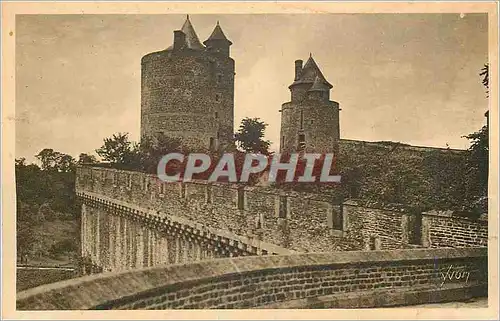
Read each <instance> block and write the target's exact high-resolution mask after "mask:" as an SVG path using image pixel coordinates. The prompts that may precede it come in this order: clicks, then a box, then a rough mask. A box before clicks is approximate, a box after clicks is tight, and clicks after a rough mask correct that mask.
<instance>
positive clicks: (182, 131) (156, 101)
mask: <svg viewBox="0 0 500 321" xmlns="http://www.w3.org/2000/svg"><path fill="white" fill-rule="evenodd" d="M204 43H205V45H206V46H205V45H203V44H202V43H201V42H200V40H199V39H198V36H197V35H196V32H195V30H194V28H193V25H192V24H191V21H190V20H189V16H188V17H187V19H186V22H185V23H184V25H183V26H182V29H181V30H176V31H174V43H173V45H172V46H170V47H168V48H167V49H165V50H162V51H158V52H153V53H150V54H147V55H145V56H144V57H143V58H142V61H141V137H145V136H148V137H152V138H154V137H156V136H157V135H158V134H164V135H165V136H167V137H172V138H179V139H181V141H182V144H183V145H184V146H186V147H189V148H192V149H195V150H204V149H211V150H220V149H224V148H226V147H227V146H229V145H231V144H233V127H234V60H233V59H232V58H230V57H229V53H230V52H229V47H230V46H231V44H232V43H231V42H230V41H229V40H228V39H227V38H226V36H225V35H224V33H223V31H222V29H221V27H220V25H219V23H217V26H216V27H215V29H214V31H213V32H212V35H211V36H210V37H209V38H208V39H207V40H206V41H205V42H204Z"/></svg>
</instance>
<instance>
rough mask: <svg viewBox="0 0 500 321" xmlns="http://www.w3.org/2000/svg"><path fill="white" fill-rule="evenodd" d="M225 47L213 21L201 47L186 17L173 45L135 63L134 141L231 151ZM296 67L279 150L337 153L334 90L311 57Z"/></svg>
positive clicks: (230, 68)
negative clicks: (137, 120)
mask: <svg viewBox="0 0 500 321" xmlns="http://www.w3.org/2000/svg"><path fill="white" fill-rule="evenodd" d="M231 45H232V42H231V41H229V40H228V39H227V37H226V36H225V34H224V32H223V31H222V28H221V26H220V25H219V22H217V25H216V27H215V29H214V30H213V32H212V34H211V35H210V37H208V39H207V40H206V41H204V42H203V44H202V43H201V42H200V40H199V38H198V36H197V34H196V32H195V30H194V28H193V25H192V24H191V21H190V20H189V16H188V17H187V18H186V21H185V22H184V25H183V26H182V29H181V30H176V31H174V43H173V45H172V46H170V47H168V48H167V49H165V50H162V51H159V52H153V53H150V54H147V55H145V56H144V57H143V58H142V62H141V65H142V73H141V74H142V82H141V83H142V86H141V137H145V136H149V137H155V136H157V135H159V134H164V135H166V136H168V137H173V138H179V139H181V141H182V143H183V145H184V146H189V147H191V148H195V149H209V150H223V149H224V148H225V147H228V146H230V145H232V144H233V127H234V75H235V73H234V60H233V59H232V58H231V57H230V46H231ZM302 64H303V61H302V60H297V61H295V79H294V82H293V83H292V84H291V85H290V87H289V88H290V92H291V100H290V102H287V103H284V104H283V106H282V108H281V110H280V112H281V133H280V151H282V152H285V151H289V152H294V151H307V152H312V151H315V152H330V151H336V150H337V149H338V143H339V140H340V129H339V110H340V109H339V104H338V103H337V102H335V101H330V90H331V88H332V87H333V86H332V85H331V84H330V83H329V82H328V81H327V80H326V78H325V76H323V74H322V72H321V70H320V69H319V67H318V65H317V64H316V62H315V61H314V59H313V58H312V56H310V57H309V59H308V60H307V62H306V63H305V65H304V66H302Z"/></svg>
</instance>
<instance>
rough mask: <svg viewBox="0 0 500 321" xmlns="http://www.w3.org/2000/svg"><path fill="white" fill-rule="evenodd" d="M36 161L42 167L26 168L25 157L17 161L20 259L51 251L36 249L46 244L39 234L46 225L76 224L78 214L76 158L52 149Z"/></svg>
mask: <svg viewBox="0 0 500 321" xmlns="http://www.w3.org/2000/svg"><path fill="white" fill-rule="evenodd" d="M37 158H38V159H39V160H40V161H41V163H42V168H40V167H39V166H38V165H36V164H29V165H27V164H26V160H25V159H23V158H21V159H16V166H15V170H16V193H17V212H16V213H17V218H16V223H17V250H18V255H19V256H21V257H24V256H26V255H28V256H31V255H32V254H35V252H38V254H40V255H42V254H41V253H42V252H43V253H45V252H47V251H48V249H35V247H34V246H35V245H39V244H41V243H43V242H42V240H39V239H36V237H37V233H36V231H37V228H38V227H39V226H41V225H42V224H43V223H44V222H48V221H53V222H54V224H56V223H57V221H60V220H63V221H64V220H67V221H75V220H76V218H77V217H78V215H79V208H78V206H77V204H76V199H75V194H74V185H75V171H74V166H75V163H74V160H73V158H72V157H71V156H69V155H65V154H63V153H59V152H56V151H54V150H52V149H44V150H42V151H41V152H40V153H38V155H37ZM75 233H77V231H75ZM75 237H76V239H78V237H77V235H73V236H72V242H73V243H75V242H74V239H75ZM75 246H76V245H75ZM75 254H76V252H75Z"/></svg>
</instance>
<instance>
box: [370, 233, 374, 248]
mask: <svg viewBox="0 0 500 321" xmlns="http://www.w3.org/2000/svg"><path fill="white" fill-rule="evenodd" d="M370 250H371V251H373V250H375V236H370Z"/></svg>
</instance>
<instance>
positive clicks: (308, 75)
mask: <svg viewBox="0 0 500 321" xmlns="http://www.w3.org/2000/svg"><path fill="white" fill-rule="evenodd" d="M302 63H303V61H302V60H296V61H295V79H294V82H293V83H292V84H291V85H290V86H289V87H288V88H289V89H290V93H291V100H290V101H289V102H286V103H284V104H283V105H282V108H281V132H280V152H282V153H283V152H307V153H312V152H316V153H328V152H335V153H336V152H338V142H339V140H340V125H339V110H340V109H339V103H338V102H335V101H331V100H330V90H331V89H332V87H333V86H332V85H331V84H330V83H329V82H328V81H327V80H326V79H325V77H324V76H323V74H322V73H321V70H320V69H319V67H318V65H317V64H316V62H315V61H314V59H313V58H312V56H310V57H309V59H308V60H307V62H306V64H305V65H304V66H302Z"/></svg>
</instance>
